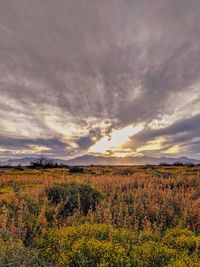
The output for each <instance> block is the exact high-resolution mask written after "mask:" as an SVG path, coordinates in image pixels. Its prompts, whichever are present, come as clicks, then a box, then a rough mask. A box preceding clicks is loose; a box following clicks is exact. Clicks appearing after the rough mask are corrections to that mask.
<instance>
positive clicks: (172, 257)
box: [0, 166, 200, 267]
mask: <svg viewBox="0 0 200 267" xmlns="http://www.w3.org/2000/svg"><path fill="white" fill-rule="evenodd" d="M0 205H1V214H0V235H1V236H0V266H13V267H14V266H58V267H59V266H74V267H75V266H88V267H90V266H91V267H93V266H101V267H103V266H139V267H140V266H155V267H156V266H180V267H182V266H183V267H184V266H200V167H188V166H178V167H174V166H162V167H161V166H132V167H128V166H123V167H122V166H118V167H110V166H102V167H100V166H99V167H97V166H91V167H83V168H81V167H80V168H78V167H77V168H71V169H70V168H52V169H31V168H22V167H17V168H2V169H0Z"/></svg>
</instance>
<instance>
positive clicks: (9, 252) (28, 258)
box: [0, 240, 56, 267]
mask: <svg viewBox="0 0 200 267" xmlns="http://www.w3.org/2000/svg"><path fill="white" fill-rule="evenodd" d="M0 266H2V267H3V266H9V267H16V266H20V267H30V266H34V267H50V266H52V267H53V266H56V265H55V264H54V265H52V264H51V263H49V262H48V261H43V260H42V259H41V257H40V256H39V253H38V251H37V250H36V249H32V248H27V247H24V246H23V244H22V242H20V241H19V240H13V241H12V242H11V241H9V242H3V241H1V242H0Z"/></svg>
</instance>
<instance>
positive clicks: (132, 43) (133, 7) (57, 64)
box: [0, 0, 200, 158]
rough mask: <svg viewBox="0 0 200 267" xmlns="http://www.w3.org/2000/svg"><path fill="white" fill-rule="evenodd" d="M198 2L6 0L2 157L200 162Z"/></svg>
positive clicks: (0, 44) (2, 8)
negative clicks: (185, 158) (181, 157)
mask: <svg viewBox="0 0 200 267" xmlns="http://www.w3.org/2000/svg"><path fill="white" fill-rule="evenodd" d="M199 16H200V1H199V0H190V1H188V0H168V1H165V0H159V1H158V0H152V1H149V0H123V1H122V0H96V1H92V0H57V1H55V0H43V1H39V0H34V1H31V0H15V1H13V0H0V157H2V158H9V157H13V156H16V157H18V156H24V155H37V154H43V155H44V154H45V155H48V156H49V157H60V158H71V157H74V156H77V155H81V154H87V153H101V154H105V155H116V156H123V155H124V156H126V155H138V156H140V155H154V156H161V155H186V156H193V157H196V158H200V136H199V133H200V128H199V125H200V81H199V79H200V20H199Z"/></svg>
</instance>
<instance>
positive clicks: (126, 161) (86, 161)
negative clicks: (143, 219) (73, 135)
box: [0, 155, 200, 166]
mask: <svg viewBox="0 0 200 267" xmlns="http://www.w3.org/2000/svg"><path fill="white" fill-rule="evenodd" d="M36 160H37V158H20V159H10V160H7V161H4V162H0V166H17V165H22V166H28V165H30V164H31V162H33V161H36ZM52 160H53V161H54V162H57V163H58V164H65V165H71V166H72V165H83V166H88V165H146V164H152V165H158V164H160V163H168V164H173V163H175V162H182V163H193V164H200V160H197V159H191V158H187V157H178V158H167V157H161V158H153V157H148V156H143V157H104V156H92V155H84V156H81V157H76V158H74V159H70V160H61V159H52Z"/></svg>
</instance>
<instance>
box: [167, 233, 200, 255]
mask: <svg viewBox="0 0 200 267" xmlns="http://www.w3.org/2000/svg"><path fill="white" fill-rule="evenodd" d="M199 241H200V240H199V237H198V236H195V235H194V233H193V232H192V231H190V230H187V229H179V228H174V229H169V230H167V231H166V233H165V235H164V237H163V242H164V243H165V244H166V245H168V246H170V247H172V248H175V249H178V250H182V251H188V252H189V253H193V252H194V251H196V250H197V249H198V245H199V244H198V243H199Z"/></svg>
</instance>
